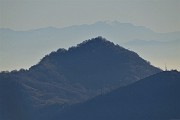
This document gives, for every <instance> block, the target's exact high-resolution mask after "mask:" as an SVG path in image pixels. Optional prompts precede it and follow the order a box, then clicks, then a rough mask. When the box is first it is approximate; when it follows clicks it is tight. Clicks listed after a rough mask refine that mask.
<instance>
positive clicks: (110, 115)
mask: <svg viewBox="0 0 180 120" xmlns="http://www.w3.org/2000/svg"><path fill="white" fill-rule="evenodd" d="M179 91H180V73H179V72H177V71H165V72H161V73H158V74H155V75H152V76H150V77H147V78H145V79H142V80H140V81H138V82H136V83H134V84H131V85H129V86H127V87H122V88H119V89H117V90H114V91H112V92H110V93H108V94H105V95H101V96H98V97H96V98H94V99H92V100H89V101H87V102H85V103H81V104H77V105H74V106H73V107H70V108H69V109H66V112H64V113H63V114H61V115H59V118H58V117H56V118H55V120H57V118H58V119H59V120H120V119H123V120H172V119H180V102H179V101H180V94H179Z"/></svg>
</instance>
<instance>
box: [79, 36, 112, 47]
mask: <svg viewBox="0 0 180 120" xmlns="http://www.w3.org/2000/svg"><path fill="white" fill-rule="evenodd" d="M89 45H91V46H102V45H106V46H107V45H114V43H113V42H110V41H108V40H107V39H105V38H103V37H102V36H98V37H96V38H92V39H89V40H85V41H83V42H82V43H80V44H78V45H77V47H81V46H89Z"/></svg>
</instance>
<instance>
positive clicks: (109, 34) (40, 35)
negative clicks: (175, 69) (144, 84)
mask: <svg viewBox="0 0 180 120" xmlns="http://www.w3.org/2000/svg"><path fill="white" fill-rule="evenodd" d="M94 36H104V37H106V38H107V39H110V40H111V41H113V42H115V43H118V44H121V45H122V43H124V42H129V41H132V40H136V39H140V40H145V41H148V40H154V41H162V42H164V41H169V42H171V41H174V40H179V39H180V33H179V32H171V33H157V32H154V31H152V30H151V29H149V28H146V27H144V26H136V25H133V24H131V23H120V22H117V21H114V22H97V23H94V24H89V25H88V24H84V25H74V26H70V27H65V28H54V27H47V28H39V29H33V30H27V31H15V30H11V29H4V28H1V29H0V56H1V59H0V66H1V67H0V71H2V70H12V68H13V69H20V68H29V67H30V66H31V65H33V64H35V63H37V62H38V61H39V59H40V58H42V57H43V56H44V55H45V54H47V53H49V52H51V51H54V50H56V49H58V48H59V47H61V48H68V47H69V46H72V45H75V44H78V43H80V42H82V41H83V40H86V39H88V38H92V37H94ZM178 45H180V44H178ZM42 46H43V47H42ZM141 47H143V45H142V46H141ZM32 48H33V49H32ZM127 48H132V47H131V46H129V45H128V46H127ZM173 48H174V46H173V45H172V46H169V47H161V49H162V50H167V49H168V50H169V49H170V50H171V49H173ZM152 49H153V48H152ZM135 50H137V49H135ZM173 50H174V49H173ZM173 50H171V52H173ZM177 50H178V51H179V47H178V49H177ZM146 51H147V49H146V48H145V47H144V48H143V52H142V53H140V54H143V55H144V54H149V52H148V53H147V52H146ZM138 52H139V51H138ZM27 53H28V54H27ZM34 53H36V54H34ZM155 53H156V54H157V56H161V55H162V52H159V50H157V51H156V52H155ZM151 54H154V51H153V52H151ZM164 55H165V56H166V57H167V58H168V56H170V55H171V53H169V52H168V54H167V53H166V54H164ZM16 56H18V57H16ZM144 57H146V58H145V59H149V57H148V56H144ZM172 58H173V59H176V58H177V56H174V57H172ZM12 59H13V61H12ZM149 60H151V59H149ZM158 60H159V61H162V62H163V61H164V60H165V59H164V58H163V59H161V57H159V58H158ZM19 61H20V62H19ZM151 61H157V60H156V59H153V60H151ZM177 61H178V60H177ZM163 63H165V62H163ZM157 65H158V64H157ZM176 66H177V65H176ZM161 67H162V66H161ZM163 67H164V65H163Z"/></svg>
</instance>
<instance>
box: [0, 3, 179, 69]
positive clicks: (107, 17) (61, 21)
mask: <svg viewBox="0 0 180 120" xmlns="http://www.w3.org/2000/svg"><path fill="white" fill-rule="evenodd" d="M179 12H180V0H0V28H11V29H14V30H30V29H37V28H43V27H49V26H52V27H57V28H62V27H67V26H71V25H81V24H92V23H95V22H97V21H115V20H116V21H119V22H121V23H124V22H125V23H132V24H134V25H141V26H145V27H147V28H150V29H152V30H154V31H156V32H174V31H180V14H179ZM0 37H1V40H4V39H3V38H2V36H0ZM94 37H96V36H94ZM4 41H5V40H4ZM0 42H1V41H0ZM54 44H56V43H54ZM0 46H1V47H2V46H3V44H2V42H1V43H0ZM8 49H9V50H11V51H14V49H22V50H21V51H25V49H26V48H24V49H23V47H22V48H8ZM39 49H41V50H43V48H39ZM44 49H45V48H44ZM1 50H2V49H1ZM41 50H39V51H41ZM46 50H47V49H46ZM16 54H19V53H16ZM33 54H34V53H33ZM4 56H8V52H7V51H6V52H4ZM9 56H11V55H9ZM43 56H44V54H43ZM0 57H1V58H2V56H0ZM16 57H18V56H16ZM36 57H38V58H39V59H40V56H38V55H37V54H36ZM1 58H0V59H1ZM33 59H34V60H36V59H35V58H33ZM10 60H11V61H12V59H9V58H8V57H6V58H5V59H4V60H3V61H5V62H6V65H9V63H8V62H7V61H10ZM36 61H37V60H36ZM13 62H18V61H15V59H13ZM23 62H24V61H20V63H21V64H22V63H23ZM37 62H38V61H37ZM37 62H36V63H37ZM2 64H3V63H1V65H2ZM24 65H25V63H24V64H23V65H22V66H23V67H24ZM31 65H32V64H31ZM13 66H15V67H11V66H10V65H9V66H7V68H3V69H5V70H6V69H7V70H11V69H14V68H19V67H18V65H16V64H13Z"/></svg>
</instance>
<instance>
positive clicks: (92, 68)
mask: <svg viewBox="0 0 180 120" xmlns="http://www.w3.org/2000/svg"><path fill="white" fill-rule="evenodd" d="M161 71H162V70H160V69H159V68H156V67H154V66H152V65H150V64H149V62H148V61H146V60H144V59H142V58H141V57H139V55H138V54H137V53H135V52H133V51H130V50H127V49H125V48H123V47H121V46H119V45H115V44H114V43H112V42H110V41H107V40H106V39H104V38H102V37H97V38H93V39H90V40H86V41H84V42H82V43H80V44H78V45H77V46H74V47H71V48H69V49H68V50H66V49H58V50H57V51H56V52H51V53H50V54H48V55H46V56H45V57H43V58H42V60H41V61H40V62H39V63H38V64H36V65H34V66H32V67H31V68H30V69H29V70H24V69H21V70H20V71H12V72H1V73H0V96H1V97H0V98H1V99H0V119H3V120H40V119H43V120H51V119H52V118H53V117H54V115H56V113H57V114H59V113H61V111H63V110H64V109H65V108H67V106H69V105H72V104H76V103H80V102H84V101H86V100H88V99H91V98H93V97H95V96H98V95H101V94H105V93H108V92H110V91H112V90H114V89H117V88H119V87H123V86H127V85H129V84H132V83H134V82H136V81H138V80H140V79H142V78H145V77H147V76H150V75H153V74H155V73H158V72H161Z"/></svg>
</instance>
